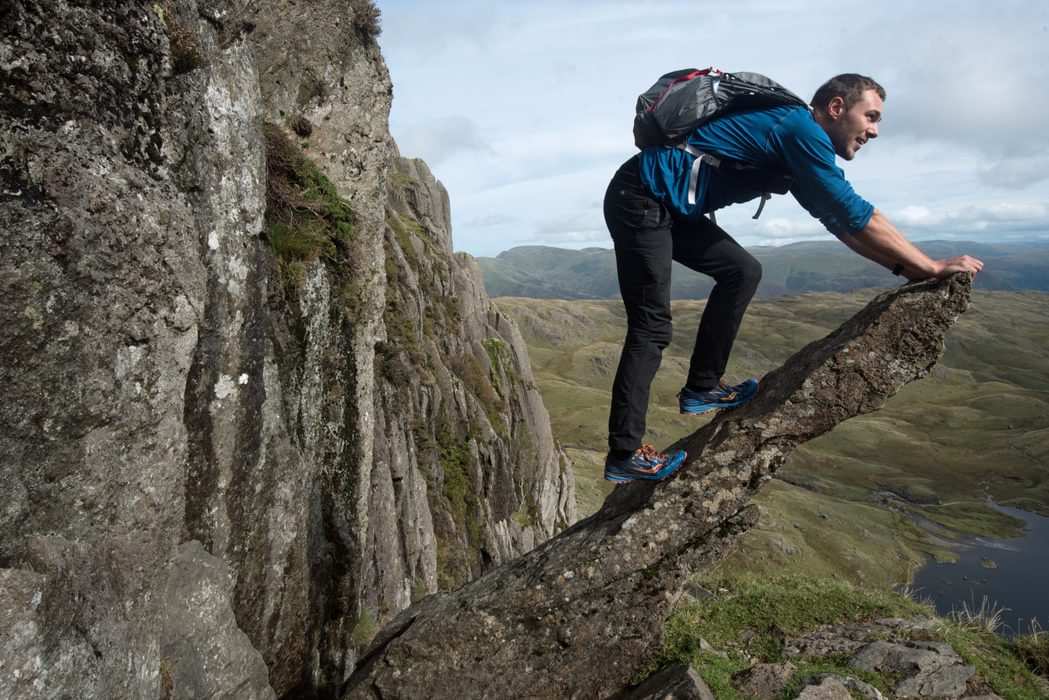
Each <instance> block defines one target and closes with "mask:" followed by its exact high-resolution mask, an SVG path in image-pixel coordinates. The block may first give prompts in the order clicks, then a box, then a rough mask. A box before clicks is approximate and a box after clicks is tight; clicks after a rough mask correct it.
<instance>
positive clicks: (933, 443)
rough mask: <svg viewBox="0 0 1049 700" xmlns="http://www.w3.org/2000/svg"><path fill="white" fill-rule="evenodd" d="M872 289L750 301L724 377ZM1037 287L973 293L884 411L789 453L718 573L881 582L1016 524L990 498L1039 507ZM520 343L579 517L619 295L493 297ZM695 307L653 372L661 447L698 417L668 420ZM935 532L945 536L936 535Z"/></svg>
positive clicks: (1044, 507)
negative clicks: (571, 478) (957, 541)
mask: <svg viewBox="0 0 1049 700" xmlns="http://www.w3.org/2000/svg"><path fill="white" fill-rule="evenodd" d="M871 296H872V292H871V291H869V290H868V291H866V292H852V293H849V294H840V293H832V292H826V293H820V294H804V295H798V296H787V297H781V298H778V299H774V300H767V301H757V302H755V303H754V304H752V306H751V308H750V310H749V311H748V314H747V316H746V318H745V319H744V322H743V326H742V328H741V331H740V336H739V341H738V342H737V345H736V349H735V352H734V355H733V358H732V362H731V364H730V366H729V374H728V377H727V378H728V379H739V378H743V377H745V376H757V377H761V376H762V375H763V374H765V373H766V372H768V371H770V370H772V369H773V368H775V367H777V366H779V365H780V364H781V363H782V362H783V361H784V360H785V359H787V357H789V356H790V355H791V354H792V353H794V352H796V351H797V350H799V349H800V348H802V347H803V346H804V345H805V344H806V343H808V342H809V341H811V340H815V339H816V338H819V337H822V336H823V335H826V334H827V333H828V332H829V331H831V330H832V329H834V328H836V327H837V326H838V325H839V324H840V323H841V322H842V321H844V320H845V319H846V318H848V317H849V316H850V315H852V314H853V313H854V312H855V311H857V310H858V309H859V308H861V307H862V306H863V305H864V304H866V303H867V301H869V299H870V298H871ZM1047 302H1049V294H1044V293H1039V292H1023V293H1011V292H980V291H977V292H976V293H975V294H974V299H973V305H972V308H971V309H970V310H969V312H967V313H966V314H965V315H964V316H963V317H962V318H961V320H959V322H958V324H957V325H956V326H955V327H954V328H953V329H952V331H951V333H950V335H949V338H948V343H947V351H946V353H945V355H944V357H943V359H942V360H941V362H940V363H939V364H938V365H937V366H936V368H935V369H934V371H933V372H932V374H931V376H929V377H927V378H925V379H924V380H921V381H919V382H915V383H913V384H910V385H908V386H907V387H905V388H904V389H903V390H902V391H901V392H900V393H899V394H898V395H897V396H895V397H894V398H893V399H892V400H891V401H890V402H889V403H888V405H887V406H886V407H884V408H883V409H882V410H881V411H878V412H875V413H874V414H871V415H868V416H861V417H859V418H856V419H853V420H851V421H848V422H846V423H844V424H842V425H840V426H838V428H836V429H835V430H834V431H832V432H831V433H830V434H828V435H825V436H823V437H821V438H818V439H816V440H813V441H812V442H810V443H808V444H807V445H805V446H803V448H801V449H800V450H798V451H797V452H796V453H795V454H794V455H793V456H792V458H791V459H790V460H789V461H788V463H787V464H786V465H785V466H784V468H783V469H782V470H781V471H780V474H779V476H780V478H779V479H776V480H774V481H773V482H772V483H771V484H769V485H768V486H767V487H766V488H765V489H764V490H763V491H762V493H761V494H760V495H759V497H758V502H759V504H760V505H761V506H762V507H763V509H764V515H763V517H762V520H761V524H760V525H759V527H758V528H756V529H755V530H754V531H753V532H752V533H751V534H750V535H748V536H747V538H746V540H745V544H744V547H743V548H742V549H741V550H740V551H739V552H737V554H736V555H734V556H733V557H732V559H731V560H730V561H728V562H727V563H726V564H725V566H727V567H730V568H733V569H734V570H737V571H744V570H745V571H754V572H759V573H769V572H781V571H784V570H795V571H806V572H808V573H810V574H814V573H815V574H819V573H823V574H826V575H835V576H839V577H843V578H846V579H850V580H853V581H855V582H858V583H865V584H869V585H876V586H879V587H881V586H885V587H887V586H890V585H892V584H893V583H897V582H901V581H905V580H908V579H909V577H910V575H911V573H912V572H913V571H914V570H916V569H917V568H918V566H920V564H921V563H922V558H921V552H925V551H927V552H932V553H933V554H934V555H935V556H937V557H939V558H944V559H949V558H951V556H952V554H951V551H950V547H949V545H950V537H951V535H952V532H953V531H955V530H963V531H966V532H970V533H980V534H991V535H994V534H998V535H1004V534H1006V533H1011V532H1013V531H1015V528H1016V526H1017V523H1016V522H1015V521H1012V520H1011V519H1009V518H1007V517H1005V516H1003V515H1001V514H1000V513H998V512H997V511H995V510H993V509H992V508H990V507H989V506H988V505H987V504H986V498H987V497H988V496H990V497H992V498H993V499H994V500H995V501H997V502H998V503H1004V504H1011V505H1015V506H1017V507H1020V508H1024V509H1027V510H1033V511H1037V512H1039V513H1042V514H1049V473H1047V471H1046V468H1045V465H1046V463H1047V461H1049V323H1047V322H1049V303H1047ZM497 303H498V305H499V306H500V308H501V309H502V310H503V311H505V312H506V313H508V314H510V315H511V316H512V317H513V318H514V319H515V320H516V321H517V323H518V325H519V326H520V328H521V331H522V333H523V335H524V337H525V339H526V341H527V343H528V346H529V352H530V354H531V359H532V363H533V366H534V369H535V374H536V378H537V381H538V383H539V386H540V390H541V391H542V394H543V398H544V401H545V402H546V405H547V408H548V409H549V411H550V416H551V420H552V423H553V427H554V433H555V435H556V436H557V438H558V439H559V440H560V441H561V443H562V444H563V445H565V447H566V448H567V450H568V452H569V454H570V455H571V457H572V458H573V460H574V462H575V465H576V476H577V485H578V494H579V500H580V503H579V505H580V513H581V514H584V515H585V514H587V513H589V512H592V511H594V510H595V509H596V508H597V507H598V506H599V505H600V502H601V500H603V498H604V495H605V494H607V492H608V491H609V489H610V485H608V484H607V483H606V482H604V481H603V479H602V467H601V463H602V460H603V458H604V453H605V439H606V421H607V417H608V413H607V412H608V397H609V390H610V387H611V384H612V377H613V375H614V373H615V369H616V364H617V362H618V356H619V348H620V343H621V341H622V336H623V333H624V331H625V323H626V322H625V319H624V316H623V312H622V306H621V303H620V302H619V301H557V300H535V299H522V298H501V299H498V300H497ZM703 305H704V304H703V302H695V301H682V302H676V303H675V306H674V319H675V329H676V333H675V338H674V341H673V343H672V344H671V346H670V347H669V348H668V350H667V353H666V355H665V356H664V362H663V365H662V367H661V369H660V371H659V373H658V374H657V376H656V380H655V383H654V385H653V392H652V404H651V406H650V408H649V434H648V435H647V437H646V439H647V441H649V442H652V443H654V444H656V445H657V446H661V445H668V444H670V443H671V442H673V441H674V440H675V439H677V438H679V437H681V436H683V435H685V434H687V433H689V432H691V431H692V430H694V429H695V428H696V427H697V426H698V425H699V422H700V421H705V420H709V418H694V417H685V416H680V415H678V413H677V403H676V398H675V395H676V394H677V392H678V390H679V389H680V387H681V384H682V382H683V378H684V375H685V371H686V368H687V361H688V356H689V354H690V351H691V342H692V338H693V335H694V329H695V328H696V327H697V325H698V321H699V315H700V313H701V312H702V309H703ZM941 538H942V539H941Z"/></svg>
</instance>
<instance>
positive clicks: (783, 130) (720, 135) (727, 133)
mask: <svg viewBox="0 0 1049 700" xmlns="http://www.w3.org/2000/svg"><path fill="white" fill-rule="evenodd" d="M688 143H689V144H691V145H692V146H695V147H696V148H697V149H698V150H699V151H702V152H704V153H710V154H711V155H715V156H723V157H728V158H732V159H734V160H737V161H740V162H742V163H745V164H748V165H754V166H760V167H765V168H770V169H772V170H778V171H779V172H786V173H788V174H789V175H790V176H791V178H792V180H793V182H792V184H791V188H790V192H791V194H793V195H794V198H795V199H797V200H798V203H799V204H801V206H803V207H804V208H805V209H806V210H807V211H808V212H809V213H810V214H812V215H813V216H814V217H816V218H817V219H819V220H820V221H821V222H822V223H823V225H824V226H826V227H827V230H828V231H830V232H831V233H833V234H834V235H836V236H838V237H841V236H843V235H845V234H848V233H855V232H858V231H860V230H862V229H863V228H864V227H866V226H867V223H868V222H869V221H870V219H871V216H872V215H873V214H874V206H873V205H872V204H871V203H870V202H868V201H867V200H865V199H863V198H862V197H860V196H859V195H858V194H856V192H855V191H854V190H853V189H852V185H850V184H849V181H848V180H846V179H845V172H844V171H843V170H842V169H841V168H839V167H838V166H837V164H836V162H835V158H834V146H833V144H831V141H830V137H829V136H827V134H826V132H825V131H823V129H822V128H821V127H820V125H819V124H817V123H816V121H815V120H814V119H813V117H812V113H811V112H809V110H808V109H806V108H805V107H795V106H783V107H773V108H771V109H762V110H757V111H753V112H742V113H739V114H731V115H728V116H725V117H721V118H718V119H715V120H714V121H711V122H708V123H706V124H704V125H702V126H700V127H698V128H697V129H695V130H693V132H692V134H691V135H690V136H689V138H688ZM694 159H695V157H694V156H692V155H691V154H689V153H687V152H686V151H684V150H682V149H680V148H670V147H666V146H648V147H646V148H644V149H642V151H641V163H640V172H641V181H642V182H643V183H644V184H645V186H646V187H647V188H648V189H649V191H651V192H652V194H653V195H654V196H655V197H656V198H657V199H659V200H660V201H661V202H663V204H664V205H665V206H666V207H667V208H669V209H670V210H671V211H672V212H674V213H675V214H676V215H677V216H679V217H682V218H684V219H691V220H694V219H697V218H699V217H700V216H702V215H704V214H708V213H710V212H712V211H715V210H717V209H720V208H722V207H725V206H728V205H729V204H735V203H738V202H746V201H749V200H751V199H755V198H756V197H759V196H760V195H761V193H760V192H758V191H756V190H752V189H749V188H747V187H745V186H741V185H739V184H737V183H734V182H729V181H728V180H726V179H724V178H721V177H719V176H717V174H716V173H715V172H714V170H713V168H710V167H708V166H706V165H704V166H702V167H700V169H699V180H698V183H697V187H696V196H695V204H691V205H690V204H689V203H688V190H689V177H690V174H691V168H692V162H693V160H694Z"/></svg>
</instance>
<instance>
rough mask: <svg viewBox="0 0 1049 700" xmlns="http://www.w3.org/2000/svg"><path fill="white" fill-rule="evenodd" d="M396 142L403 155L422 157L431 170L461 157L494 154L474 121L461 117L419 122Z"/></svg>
mask: <svg viewBox="0 0 1049 700" xmlns="http://www.w3.org/2000/svg"><path fill="white" fill-rule="evenodd" d="M397 141H398V147H399V149H400V150H401V152H402V153H406V154H409V155H411V156H412V157H420V158H422V159H423V160H425V161H426V162H427V164H428V165H430V166H431V167H433V166H435V165H438V164H440V163H442V162H443V161H446V160H450V159H451V158H453V157H455V156H456V155H459V154H463V153H484V152H486V151H490V150H491V147H490V146H489V145H488V143H487V142H486V141H485V140H484V138H482V136H481V128H480V127H479V126H478V125H477V124H476V123H475V122H474V121H473V120H471V119H468V118H467V117H462V116H452V117H435V118H433V119H428V120H425V121H420V122H416V123H415V124H414V125H412V126H411V127H409V128H408V129H407V130H405V131H404V132H403V133H402V134H401V135H400V136H399V137H398V140H397ZM416 154H418V155H417V156H416Z"/></svg>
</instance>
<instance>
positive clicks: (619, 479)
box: [605, 452, 688, 484]
mask: <svg viewBox="0 0 1049 700" xmlns="http://www.w3.org/2000/svg"><path fill="white" fill-rule="evenodd" d="M686 459H688V453H687V452H686V453H684V455H683V456H682V457H681V461H680V462H678V463H677V464H675V465H673V468H671V469H670V470H669V471H668V472H667V473H666V474H663V475H662V476H659V474H660V473H661V471H662V470H660V471H659V472H656V473H655V474H653V475H652V476H650V477H649V476H608V475H607V474H606V475H605V481H611V482H612V483H614V484H629V483H630V482H632V481H655V482H657V483H658V482H660V481H666V480H667V479H669V478H670V477H672V476H673V475H674V474H676V473H677V472H678V470H679V469H681V467H683V466H685V460H686ZM664 469H666V467H664Z"/></svg>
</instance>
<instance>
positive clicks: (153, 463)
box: [0, 0, 574, 698]
mask: <svg viewBox="0 0 1049 700" xmlns="http://www.w3.org/2000/svg"><path fill="white" fill-rule="evenodd" d="M375 13H376V10H375V7H374V5H372V4H371V3H370V2H368V0H351V1H349V2H343V1H341V0H339V1H336V0H330V1H328V0H320V1H318V2H310V3H301V2H293V1H291V0H159V1H158V2H156V3H153V2H150V3H139V2H131V1H130V0H126V1H125V0H107V1H104V2H100V1H95V0H58V1H57V2H52V1H50V0H48V1H47V2H44V1H43V0H12V1H11V2H5V3H3V4H2V5H0V226H2V230H3V236H0V260H2V268H0V288H2V291H3V294H4V299H5V303H4V304H3V306H2V309H0V313H2V322H0V350H2V351H3V354H4V357H5V362H4V365H3V367H2V368H0V389H2V391H3V393H4V395H5V400H4V402H3V403H2V405H0V426H2V430H0V454H3V455H4V460H3V461H2V462H0V484H2V491H3V494H4V496H5V502H4V505H3V507H2V509H0V582H2V584H3V585H2V586H0V630H2V632H0V696H4V697H8V696H10V697H28V698H32V697H201V696H210V695H215V696H223V695H229V694H233V693H239V694H241V695H242V696H247V697H273V696H283V695H286V694H290V693H303V694H316V695H321V696H324V695H331V694H333V693H334V692H335V690H336V689H337V687H338V684H339V683H340V682H341V681H342V679H343V678H344V676H345V673H346V671H347V670H348V669H349V668H352V667H353V665H354V663H355V661H356V659H357V653H358V649H359V648H360V647H361V646H362V645H363V644H365V643H366V642H367V641H368V639H369V638H370V636H371V635H372V634H373V633H374V630H375V629H376V628H377V627H378V626H379V625H381V624H382V623H383V622H384V621H385V619H386V618H387V617H389V616H392V615H393V614H395V613H396V612H397V611H398V610H400V609H401V608H403V607H404V606H406V605H408V604H409V603H410V602H411V600H412V599H413V598H418V597H420V596H422V595H424V594H426V593H431V592H434V591H436V590H438V588H439V586H441V585H442V584H443V585H445V586H454V585H457V584H458V583H460V582H462V581H465V580H466V579H467V578H468V577H470V576H472V575H474V574H476V573H480V572H482V571H484V570H486V569H488V568H491V567H493V566H495V565H497V564H498V563H500V562H503V561H505V560H506V559H508V558H510V557H513V556H515V555H517V554H519V553H521V552H522V551H524V550H525V549H527V548H529V547H531V546H532V545H533V544H534V543H535V542H538V541H541V540H542V539H544V538H546V537H548V536H549V535H550V534H552V533H553V532H555V531H557V530H558V529H559V528H561V527H563V526H564V525H565V524H567V522H569V521H570V520H571V519H572V518H573V517H574V516H573V511H572V500H573V496H572V483H571V478H570V475H569V472H568V471H567V469H566V465H564V464H563V463H562V462H561V460H560V458H559V454H558V451H557V449H556V447H555V446H554V443H553V441H552V438H551V437H550V434H549V427H548V426H547V425H546V423H545V413H544V411H543V410H542V406H541V403H540V402H539V399H538V395H537V394H536V392H535V387H534V385H533V384H532V382H531V380H530V374H529V372H528V370H527V367H528V363H527V359H526V357H525V355H524V350H523V344H519V343H518V339H517V337H516V331H515V330H514V329H513V327H512V324H510V323H509V321H508V320H507V319H505V318H504V317H501V316H499V315H498V314H497V313H495V312H494V310H493V309H492V308H491V307H490V305H489V304H488V303H487V301H486V299H485V298H484V296H483V295H482V294H481V292H480V290H481V282H480V277H479V275H478V274H477V273H476V270H475V269H474V267H473V265H472V263H471V262H470V261H469V260H466V259H462V258H460V257H459V256H453V255H452V253H451V245H450V232H449V224H448V217H447V210H448V204H447V196H446V195H445V194H444V193H443V191H442V189H441V188H440V186H439V185H438V184H437V183H436V181H434V180H433V178H432V176H430V175H429V173H428V172H425V170H424V169H423V168H421V167H420V166H415V165H411V164H406V163H402V162H401V161H399V160H398V161H396V163H398V165H397V168H400V169H402V170H403V172H404V174H405V178H407V179H405V178H401V179H400V180H396V182H393V181H392V180H391V177H390V171H391V168H392V167H393V164H394V163H395V158H396V153H395V149H394V148H393V146H392V142H391V140H390V138H389V134H388V131H387V113H388V110H389V105H390V99H391V83H390V78H389V76H388V74H387V72H386V68H385V66H384V65H383V63H382V58H381V56H380V54H379V50H378V47H377V45H376V43H375V39H374V31H375V23H374V20H375ZM306 36H308V37H309V41H304V37H306ZM278 135H280V138H283V139H291V140H293V142H294V148H295V150H296V151H297V152H299V153H300V154H305V155H306V156H308V157H309V158H310V159H312V161H314V162H315V163H316V165H318V166H319V173H320V175H318V176H317V178H315V179H314V180H311V182H312V183H313V185H314V186H316V187H320V188H322V189H324V190H325V192H328V189H327V188H330V189H331V192H329V195H330V196H331V197H332V198H333V201H335V200H338V201H337V202H335V203H334V204H332V206H334V207H335V208H337V209H339V210H340V211H342V212H343V213H345V212H349V211H351V210H352V216H351V215H349V214H346V217H345V218H346V221H344V222H342V223H343V224H345V227H344V229H340V230H339V236H338V237H337V240H334V239H333V240H327V241H321V242H319V243H318V246H319V247H318V248H317V249H316V250H314V251H313V252H310V251H309V250H301V249H300V250H298V252H296V253H294V256H295V257H294V260H290V259H289V258H286V257H282V255H283V253H280V252H279V250H278V246H277V245H276V238H277V235H276V231H275V229H274V228H273V226H272V224H273V221H274V216H273V211H272V208H273V207H272V205H273V201H274V197H273V194H274V193H273V187H274V181H273V170H274V169H273V167H272V166H273V163H272V162H271V161H269V160H268V159H267V152H266V149H267V145H268V144H270V145H272V143H273V141H274V139H276V138H277V137H278ZM398 172H400V170H399V171H398ZM322 176H323V177H322ZM311 177H313V176H311ZM409 180H410V182H409ZM299 184H300V185H301V184H302V183H299ZM391 191H392V192H393V193H394V194H393V195H392V196H391V195H389V194H388V192H391ZM284 194H287V193H286V192H285V193H284ZM292 195H293V196H292V199H293V200H294V199H295V197H297V196H299V195H298V193H292ZM326 196H328V195H326ZM296 201H298V200H296ZM306 211H308V212H313V211H314V210H313V209H310V208H309V207H307V208H306ZM314 213H315V212H314ZM388 219H389V220H390V222H391V223H390V225H389V226H388V224H387V220H388ZM350 220H352V225H351V224H350V223H349V222H350ZM409 220H411V221H414V222H417V224H418V225H417V226H416V225H415V224H412V226H413V228H412V230H411V231H409V232H408V233H407V234H404V235H401V234H398V233H397V232H396V230H395V227H394V224H395V223H397V222H400V223H401V224H404V223H405V222H408V221H409ZM315 242H316V241H315ZM401 246H407V247H406V248H405V249H402V248H401ZM413 285H414V286H413ZM431 287H433V288H434V289H436V290H437V291H439V294H436V295H434V294H431V292H432V291H434V290H433V289H431ZM388 292H389V293H390V296H388ZM391 299H392V300H394V302H395V303H396V305H399V306H398V308H397V312H398V313H393V312H392V311H391ZM394 322H396V323H397V324H398V325H397V328H396V329H395V330H393V331H392V332H391V330H390V329H389V328H388V326H389V325H390V324H391V323H394ZM443 332H447V333H450V334H455V337H454V338H442V337H439V334H440V333H443ZM412 347H419V348H422V349H423V351H422V352H421V354H420V355H418V356H416V355H412V354H411V353H410V352H408V351H410V350H411V349H412ZM376 348H379V350H380V352H379V353H378V354H377V353H376ZM406 353H407V354H406ZM417 359H421V360H423V361H422V362H416V360H417Z"/></svg>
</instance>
